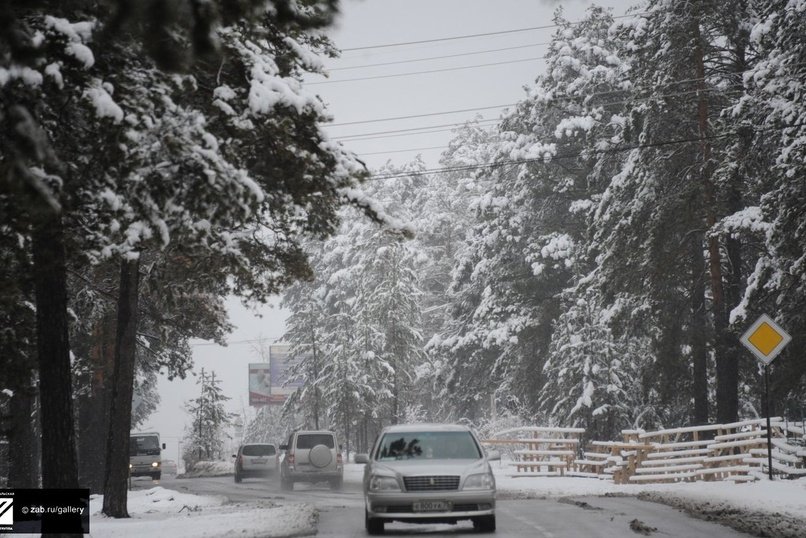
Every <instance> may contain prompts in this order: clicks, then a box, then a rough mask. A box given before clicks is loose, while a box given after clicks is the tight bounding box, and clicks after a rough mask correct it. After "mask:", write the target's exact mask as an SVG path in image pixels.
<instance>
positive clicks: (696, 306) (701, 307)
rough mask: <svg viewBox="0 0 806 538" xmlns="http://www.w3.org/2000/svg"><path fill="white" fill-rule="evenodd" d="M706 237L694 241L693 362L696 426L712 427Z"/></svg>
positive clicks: (692, 296) (692, 260)
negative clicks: (707, 332)
mask: <svg viewBox="0 0 806 538" xmlns="http://www.w3.org/2000/svg"><path fill="white" fill-rule="evenodd" d="M702 240H703V237H702V234H692V237H691V326H690V328H689V333H690V335H691V360H692V367H693V368H692V369H693V375H694V378H693V383H692V387H693V390H692V392H693V394H692V395H693V397H694V412H693V414H692V416H691V421H692V424H698V425H699V424H707V423H708V368H707V365H708V349H707V346H706V335H705V333H706V328H707V321H706V315H705V256H704V255H703V253H702Z"/></svg>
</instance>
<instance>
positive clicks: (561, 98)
mask: <svg viewBox="0 0 806 538" xmlns="http://www.w3.org/2000/svg"><path fill="white" fill-rule="evenodd" d="M622 92H623V91H622ZM699 92H721V93H722V94H723V95H736V94H738V93H741V91H740V90H735V91H725V90H723V89H721V88H716V87H712V88H702V89H699V88H697V89H693V90H687V91H682V92H674V93H665V94H653V95H647V96H644V97H638V96H635V97H632V98H630V99H626V100H619V101H610V102H607V103H596V105H595V106H597V107H605V106H613V105H624V104H630V103H636V102H641V101H651V100H653V99H665V98H669V97H680V96H684V95H692V94H696V93H699ZM613 93H619V92H616V91H607V92H598V93H591V94H586V95H579V96H570V95H566V96H559V95H558V96H554V97H553V99H554V100H556V101H574V100H581V99H588V98H590V97H596V96H600V95H610V94H613ZM523 103H524V101H521V102H520V103H511V104H507V105H497V106H492V107H479V108H470V109H464V110H448V111H445V112H431V113H428V114H417V115H412V116H399V117H394V118H379V119H375V120H362V121H356V122H349V123H339V124H330V125H326V126H327V127H340V126H343V125H357V124H363V123H375V122H381V121H392V120H398V119H410V118H418V117H427V116H439V115H444V114H454V113H459V112H473V111H479V110H486V109H496V108H507V107H512V106H517V105H519V104H523ZM482 121H483V122H496V121H499V120H497V119H493V120H482ZM465 123H467V121H463V122H458V123H448V124H441V125H431V126H425V127H412V128H409V129H392V130H388V131H376V132H371V133H358V134H353V135H342V136H334V137H333V139H334V140H341V141H358V140H357V138H358V137H365V136H369V135H379V134H394V133H401V132H408V131H421V130H423V129H432V128H436V127H450V126H460V125H464V124H465ZM435 132H436V131H435ZM413 134H419V133H413ZM423 134H427V133H423ZM378 138H382V137H378ZM351 139H352V140H351Z"/></svg>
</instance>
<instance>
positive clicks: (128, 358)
mask: <svg viewBox="0 0 806 538" xmlns="http://www.w3.org/2000/svg"><path fill="white" fill-rule="evenodd" d="M139 268H140V263H139V260H123V262H122V263H121V268H120V291H119V292H118V293H119V295H118V326H117V339H116V341H115V366H114V374H113V377H112V405H111V410H110V413H109V433H108V435H107V439H106V477H105V479H104V506H103V513H104V514H106V515H107V516H110V517H116V518H121V517H129V512H128V510H127V507H126V501H127V490H126V486H127V482H128V478H129V435H130V432H131V423H132V392H133V390H134V356H135V350H136V344H137V298H138V288H139V276H140V275H139Z"/></svg>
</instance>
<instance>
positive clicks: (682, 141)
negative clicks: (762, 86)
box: [369, 132, 739, 180]
mask: <svg viewBox="0 0 806 538" xmlns="http://www.w3.org/2000/svg"><path fill="white" fill-rule="evenodd" d="M738 135H739V133H736V132H730V133H725V134H721V135H710V136H705V137H696V138H682V139H678V140H666V141H663V142H654V143H649V144H636V145H633V146H625V147H622V148H614V149H606V150H591V151H589V152H588V153H591V154H598V155H607V154H616V153H624V152H625V151H632V150H635V149H649V148H657V147H663V146H671V145H676V144H689V143H692V142H701V141H702V140H717V139H722V138H728V137H731V136H738ZM581 155H582V153H581V152H575V153H567V154H562V155H553V156H552V157H551V159H550V160H552V161H553V160H559V159H573V158H577V157H580V156H581ZM539 162H546V159H545V158H542V157H540V158H533V159H517V160H511V161H498V162H494V163H486V164H469V165H462V166H446V167H442V168H430V169H426V170H421V171H419V172H401V173H397V174H386V175H375V176H370V177H369V179H371V180H383V179H399V178H404V177H417V176H424V175H428V174H437V173H445V172H468V171H471V170H484V169H488V168H501V167H504V166H510V165H518V164H530V163H539Z"/></svg>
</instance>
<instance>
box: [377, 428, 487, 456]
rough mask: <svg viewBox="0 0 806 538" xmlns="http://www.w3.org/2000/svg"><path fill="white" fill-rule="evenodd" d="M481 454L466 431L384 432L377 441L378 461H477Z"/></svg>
mask: <svg viewBox="0 0 806 538" xmlns="http://www.w3.org/2000/svg"><path fill="white" fill-rule="evenodd" d="M479 458H481V451H480V450H479V446H478V445H477V444H476V441H475V440H474V439H473V436H472V435H471V434H470V433H469V432H405V433H402V432H401V433H387V434H385V435H384V436H383V439H381V444H380V446H379V447H378V452H377V454H376V455H375V459H378V460H407V459H422V460H431V459H434V460H461V459H472V460H475V459H479Z"/></svg>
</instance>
